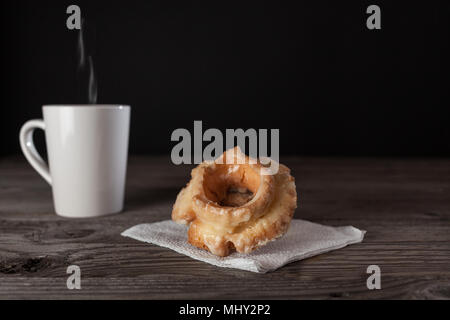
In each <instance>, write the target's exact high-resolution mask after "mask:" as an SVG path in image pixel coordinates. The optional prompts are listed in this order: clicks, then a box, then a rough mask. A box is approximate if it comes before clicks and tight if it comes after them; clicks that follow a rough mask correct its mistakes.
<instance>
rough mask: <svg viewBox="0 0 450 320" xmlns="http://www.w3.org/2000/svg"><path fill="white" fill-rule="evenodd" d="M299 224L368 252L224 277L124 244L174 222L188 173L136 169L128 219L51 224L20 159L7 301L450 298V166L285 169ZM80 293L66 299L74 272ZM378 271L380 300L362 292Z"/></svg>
mask: <svg viewBox="0 0 450 320" xmlns="http://www.w3.org/2000/svg"><path fill="white" fill-rule="evenodd" d="M284 162H286V164H288V165H289V166H290V167H291V168H292V172H293V174H294V176H295V177H296V183H297V188H298V191H299V195H300V199H301V200H300V203H299V208H298V209H297V211H296V215H295V216H296V217H297V218H303V219H307V220H311V221H315V222H318V223H323V224H328V225H336V226H337V225H354V226H355V227H358V228H361V229H365V230H367V231H368V233H367V235H366V238H365V240H364V242H363V243H361V244H357V245H352V246H349V247H346V248H343V249H340V250H337V251H334V252H330V253H327V254H323V255H320V256H317V257H313V258H310V259H307V260H304V261H301V262H294V263H291V264H289V265H287V266H285V267H283V268H281V269H279V270H277V271H275V272H272V273H269V274H254V273H249V272H245V271H239V270H233V269H221V268H217V267H214V266H211V265H208V264H205V263H202V262H198V261H195V260H192V259H190V258H188V257H185V256H182V255H179V254H177V253H175V252H172V251H170V250H167V249H164V248H160V247H157V246H153V245H148V244H144V243H140V242H138V241H135V240H132V239H129V238H124V237H121V236H120V233H121V232H122V231H123V230H125V229H126V228H128V227H131V226H133V225H135V224H138V223H145V222H153V221H159V220H164V219H169V218H170V212H171V207H172V205H173V202H174V200H175V197H176V194H177V192H178V191H179V189H180V188H181V187H182V186H183V185H184V184H186V182H187V181H188V179H189V167H188V166H173V165H171V164H170V161H169V159H168V158H165V157H132V158H130V161H129V170H128V179H127V196H126V209H125V212H124V213H122V214H117V215H112V216H108V217H102V218H98V219H77V220H71V219H65V218H60V217H58V216H56V215H55V214H54V213H53V207H52V201H51V190H50V187H49V186H48V185H47V184H46V183H45V182H44V181H43V180H42V179H41V178H40V177H39V176H38V175H37V174H36V173H35V172H34V171H33V169H31V167H29V166H28V164H26V163H25V161H24V160H23V159H22V158H20V157H19V158H18V157H12V158H3V159H0V298H2V299H8V298H9V299H11V298H14V299H17V298H37V299H39V298H55V299H60V298H68V299H71V298H81V299H90V298H99V299H118V298H122V299H123V298H125V299H129V298H152V299H172V298H176V299H196V298H204V299H212V298H222V299H229V298H261V299H266V298H269V299H272V298H276V299H281V298H287V299H304V298H313V299H318V298H320V299H321V298H325V299H352V298H363V299H365V298H401V299H408V298H437V299H449V298H450V160H448V159H371V158H355V159H349V158H288V159H285V161H284ZM71 264H76V265H79V266H80V267H81V270H82V290H79V291H74V290H68V289H67V288H66V279H67V274H66V268H67V266H69V265H71ZM370 264H377V265H379V266H380V268H381V271H382V290H368V289H367V288H366V279H367V277H368V275H367V274H366V268H367V266H368V265H370Z"/></svg>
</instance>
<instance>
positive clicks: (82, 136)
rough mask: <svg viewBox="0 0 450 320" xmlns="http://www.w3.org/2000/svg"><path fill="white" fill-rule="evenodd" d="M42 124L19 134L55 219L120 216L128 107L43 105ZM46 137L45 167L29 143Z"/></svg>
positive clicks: (33, 122) (37, 122) (31, 123)
mask: <svg viewBox="0 0 450 320" xmlns="http://www.w3.org/2000/svg"><path fill="white" fill-rule="evenodd" d="M42 110H43V119H38V120H29V121H27V122H26V123H25V124H24V125H23V126H22V128H21V130H20V137H19V138H20V145H21V148H22V151H23V153H24V155H25V157H26V158H27V160H28V161H29V163H30V164H31V166H32V167H33V168H34V169H35V170H36V171H37V172H38V173H39V174H40V175H41V176H42V177H43V178H44V179H45V180H46V181H47V182H48V183H49V184H50V185H51V187H52V192H53V202H54V207H55V211H56V213H57V214H58V215H60V216H64V217H70V218H87V217H98V216H102V215H106V214H112V213H117V212H120V211H122V209H123V202H124V193H125V178H126V167H127V156H128V135H129V126H130V112H131V108H130V106H126V105H45V106H43V107H42ZM35 129H42V130H44V131H45V141H46V145H47V155H48V165H47V164H46V162H45V161H44V160H43V159H42V157H41V156H40V155H39V153H38V152H37V150H36V148H35V146H34V143H33V132H34V130H35Z"/></svg>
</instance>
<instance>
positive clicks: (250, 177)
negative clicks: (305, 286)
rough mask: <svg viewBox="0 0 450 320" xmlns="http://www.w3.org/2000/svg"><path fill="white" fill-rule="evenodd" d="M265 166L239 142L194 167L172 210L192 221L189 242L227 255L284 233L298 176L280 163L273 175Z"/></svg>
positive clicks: (178, 219)
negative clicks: (246, 151)
mask: <svg viewBox="0 0 450 320" xmlns="http://www.w3.org/2000/svg"><path fill="white" fill-rule="evenodd" d="M271 161H274V160H271ZM266 167H267V166H265V165H263V164H262V163H261V162H260V161H258V160H256V159H254V158H251V157H248V156H247V155H245V154H244V153H242V151H241V150H240V148H239V147H235V148H232V149H229V150H227V151H225V152H224V153H223V154H222V155H221V156H220V157H218V158H217V159H215V160H212V161H204V162H202V163H201V164H199V165H198V166H197V167H196V168H194V169H193V170H192V172H191V180H190V181H189V183H188V184H187V185H186V187H185V188H183V189H182V190H181V191H180V192H179V194H178V196H177V199H176V201H175V204H174V206H173V210H172V220H173V221H175V222H177V223H180V224H186V225H189V229H188V242H189V243H190V244H192V245H193V246H196V247H198V248H202V249H205V250H208V251H210V252H211V253H213V254H215V255H217V256H221V257H224V256H227V255H229V254H230V253H232V252H234V251H237V252H239V253H249V252H251V251H253V250H254V249H256V248H258V247H261V246H263V245H265V244H266V243H268V242H269V241H272V240H275V239H276V238H279V237H281V236H282V235H283V234H285V233H286V231H287V230H288V228H289V224H290V222H291V220H292V216H293V214H294V211H295V209H296V207H297V191H296V187H295V180H294V178H293V177H292V176H291V174H290V170H289V168H288V167H286V166H284V165H282V164H279V169H278V172H277V173H276V174H272V175H269V174H264V169H265V168H266Z"/></svg>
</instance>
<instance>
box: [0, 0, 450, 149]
mask: <svg viewBox="0 0 450 320" xmlns="http://www.w3.org/2000/svg"><path fill="white" fill-rule="evenodd" d="M295 3H296V4H295V5H293V4H288V3H285V2H275V1H272V2H264V3H263V2H261V1H258V2H245V4H244V1H240V2H229V1H207V2H197V1H195V2H193V3H188V2H187V1H186V2H184V3H183V2H181V3H174V2H171V1H161V2H153V1H131V0H130V1H112V0H110V1H75V2H73V1H2V77H3V85H2V113H1V120H0V125H1V129H0V130H1V138H0V139H1V148H0V155H8V154H15V153H19V152H20V148H19V143H18V133H19V130H20V126H21V125H22V124H23V123H24V122H25V121H26V120H28V119H31V118H41V117H42V115H41V105H43V104H58V103H61V104H70V103H86V102H87V81H84V80H82V79H81V78H82V77H80V76H79V74H78V73H77V47H76V45H77V32H78V31H69V30H68V29H67V28H66V19H67V17H68V15H67V14H66V8H67V6H68V5H70V4H77V5H79V6H80V7H81V11H82V16H83V17H84V18H85V19H86V21H87V24H86V30H87V33H88V40H89V41H88V45H89V50H90V52H91V53H92V54H93V58H94V65H95V70H96V74H97V78H98V94H99V96H98V103H122V104H130V105H131V106H132V122H131V123H132V124H131V136H130V152H131V153H157V154H163V153H169V152H170V150H171V148H172V146H173V145H174V143H173V142H171V141H170V135H171V133H172V131H173V130H174V129H176V128H180V127H183V128H187V129H189V130H191V132H192V130H193V121H194V120H203V127H204V129H207V128H211V127H214V128H220V129H225V128H244V129H247V128H280V135H281V137H280V139H281V141H280V145H281V146H280V148H281V154H299V155H351V156H353V155H354V156H364V155H377V156H385V155H394V156H395V155H399V156H448V155H449V154H450V130H449V125H448V123H449V119H450V118H449V117H448V116H447V109H448V108H449V106H450V99H449V88H450V86H449V69H448V59H449V57H450V52H449V39H450V34H449V30H450V25H449V21H450V10H449V5H448V4H447V3H448V1H423V2H422V3H411V2H410V1H370V2H367V1H320V0H319V1H312V0H309V1H297V2H295ZM370 4H377V5H379V6H380V7H381V19H382V29H381V30H368V29H367V28H366V19H367V17H368V15H367V14H366V8H367V6H368V5H370ZM37 140H38V141H39V145H40V148H42V147H43V143H42V140H43V133H38V134H37Z"/></svg>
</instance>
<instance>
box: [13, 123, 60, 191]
mask: <svg viewBox="0 0 450 320" xmlns="http://www.w3.org/2000/svg"><path fill="white" fill-rule="evenodd" d="M35 129H42V130H44V131H45V123H44V121H43V120H41V119H36V120H29V121H27V122H25V124H24V125H23V126H22V128H21V129H20V135H19V140H20V147H21V148H22V152H23V154H24V155H25V158H27V160H28V162H29V163H30V164H31V166H32V167H33V168H34V169H35V170H36V171H37V172H38V173H39V174H40V175H41V176H42V177H43V178H44V179H45V181H47V182H48V184H49V185H52V177H51V176H50V171H49V170H48V166H47V164H46V163H45V161H44V160H42V157H41V156H40V155H39V153H38V152H37V150H36V147H35V146H34V142H33V132H34V130H35Z"/></svg>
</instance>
